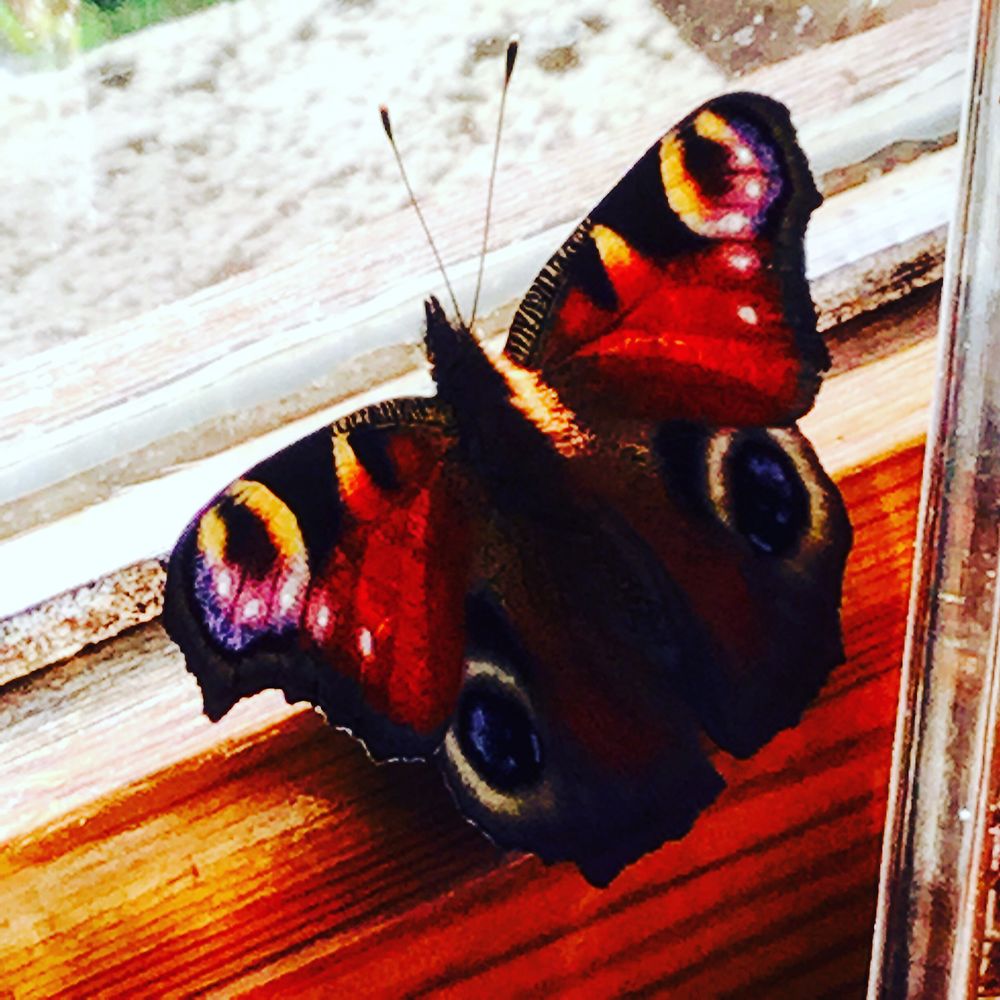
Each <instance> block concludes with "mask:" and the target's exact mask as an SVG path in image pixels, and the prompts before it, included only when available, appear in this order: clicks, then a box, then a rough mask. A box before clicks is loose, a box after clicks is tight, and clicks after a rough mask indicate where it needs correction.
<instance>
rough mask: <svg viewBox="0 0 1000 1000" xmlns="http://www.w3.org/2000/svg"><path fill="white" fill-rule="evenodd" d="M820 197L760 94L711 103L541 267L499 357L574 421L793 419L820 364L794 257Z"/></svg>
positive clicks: (783, 123)
mask: <svg viewBox="0 0 1000 1000" xmlns="http://www.w3.org/2000/svg"><path fill="white" fill-rule="evenodd" d="M819 201H820V198H819V195H818V194H817V192H816V188H815V185H814V183H813V180H812V177H811V175H810V172H809V168H808V165H807V163H806V160H805V157H804V155H803V154H802V152H801V150H800V149H799V147H798V145H797V143H796V140H795V133H794V130H793V129H792V126H791V122H790V120H789V117H788V112H787V110H786V109H785V108H784V107H783V106H782V105H780V104H778V103H777V102H775V101H772V100H770V99H768V98H765V97H762V96H759V95H756V94H730V95H726V96H724V97H720V98H717V99H715V100H713V101H710V102H709V103H707V104H705V105H704V106H702V107H701V108H699V109H698V110H697V111H695V112H694V113H693V114H691V115H690V116H688V117H687V118H686V119H685V120H684V121H683V122H681V123H680V124H679V125H678V126H677V127H676V128H674V129H672V130H671V131H670V132H668V133H667V134H666V135H665V136H664V137H663V138H662V139H661V140H660V141H659V142H657V143H656V144H655V145H654V146H653V147H651V148H650V149H649V150H648V151H647V152H646V154H645V155H644V156H643V157H642V158H641V159H640V160H639V161H638V162H637V163H636V164H635V166H634V167H633V168H632V169H631V170H630V171H629V172H628V173H627V174H626V175H625V176H624V177H623V178H622V180H621V181H620V182H619V183H618V184H617V185H616V187H615V188H614V189H613V190H612V191H611V193H610V194H609V195H608V196H607V197H606V198H605V199H604V200H603V201H602V202H601V203H600V204H599V205H598V206H597V208H595V209H594V211H593V212H592V213H591V214H590V216H588V218H587V219H585V220H584V221H583V222H582V223H581V224H580V226H579V227H578V228H577V230H576V231H575V232H574V233H573V235H572V236H571V237H570V238H569V240H568V241H567V242H566V244H565V245H564V246H563V247H562V248H561V249H560V250H559V251H558V252H557V253H556V254H555V256H554V257H553V258H552V259H551V260H550V261H549V263H548V265H547V266H546V268H545V269H544V270H543V271H542V273H541V274H540V275H539V277H538V278H537V279H536V281H535V283H534V285H533V286H532V288H531V289H530V291H529V292H528V294H527V295H526V296H525V299H524V301H523V302H522V304H521V306H520V308H519V310H518V312H517V314H516V316H515V318H514V321H513V323H512V325H511V331H510V336H509V338H508V342H507V346H506V353H507V354H508V356H509V357H511V358H512V359H513V360H514V361H516V362H518V363H520V364H522V365H525V366H527V367H530V368H536V369H540V370H541V373H542V375H543V377H544V378H545V380H546V382H548V383H549V384H551V385H552V386H554V387H555V388H556V389H557V390H558V392H559V393H560V396H561V397H562V399H563V401H564V402H565V403H566V404H568V405H569V406H570V407H571V408H572V409H575V410H587V411H589V410H590V409H592V408H594V407H597V408H599V409H601V410H603V411H604V412H606V413H614V414H617V415H618V416H621V417H628V416H631V417H641V418H649V419H655V420H668V419H685V420H700V421H705V422H708V423H718V424H727V425H730V426H732V425H740V426H743V425H760V426H777V425H780V424H787V423H790V422H791V421H793V420H795V419H797V418H798V417H799V416H801V415H802V414H803V413H805V412H806V411H807V410H808V409H809V408H810V406H811V405H812V400H813V397H814V396H815V394H816V391H817V389H818V387H819V381H820V372H821V371H823V370H824V369H825V368H826V367H827V365H828V355H827V352H826V348H825V346H824V344H823V341H822V339H821V337H820V336H819V335H818V333H817V332H816V320H815V312H814V309H813V306H812V301H811V299H810V297H809V290H808V284H807V282H806V279H805V269H804V253H803V237H804V233H805V227H806V223H807V221H808V218H809V214H810V213H811V212H812V210H813V209H814V208H815V207H816V206H817V205H818V204H819Z"/></svg>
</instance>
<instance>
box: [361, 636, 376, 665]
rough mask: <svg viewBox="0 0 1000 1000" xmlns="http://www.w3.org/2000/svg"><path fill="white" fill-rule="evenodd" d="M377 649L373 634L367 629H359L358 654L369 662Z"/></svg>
mask: <svg viewBox="0 0 1000 1000" xmlns="http://www.w3.org/2000/svg"><path fill="white" fill-rule="evenodd" d="M374 649H375V642H374V640H373V639H372V634H371V632H370V631H369V630H368V629H366V628H359V629H358V652H359V653H360V654H361V655H362V656H363V657H364V658H365V659H366V660H367V659H368V658H369V657H370V656H371V655H372V652H373V651H374Z"/></svg>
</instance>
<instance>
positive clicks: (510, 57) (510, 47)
mask: <svg viewBox="0 0 1000 1000" xmlns="http://www.w3.org/2000/svg"><path fill="white" fill-rule="evenodd" d="M518 44H519V41H518V37H517V35H511V36H510V40H509V41H508V42H507V62H506V68H505V70H504V75H503V90H502V91H501V92H500V114H498V115H497V131H496V136H495V137H494V139H493V165H492V166H491V167H490V183H489V187H488V188H487V191H486V221H485V223H484V224H483V245H482V247H481V248H480V251H479V275H478V276H477V278H476V294H475V297H474V298H473V300H472V318H471V319H470V320H469V326H470V328H471V326H472V324H473V323H475V322H476V308H477V307H478V306H479V292H480V290H481V289H482V287H483V268H484V267H485V266H486V246H487V242H488V240H489V238H490V216H491V215H492V214H493V186H494V184H495V183H496V176H497V160H498V158H499V156H500V133H501V132H502V131H503V113H504V108H505V107H506V106H507V89H508V88H509V87H510V77H511V74H512V73H513V72H514V60H515V59H517V47H518Z"/></svg>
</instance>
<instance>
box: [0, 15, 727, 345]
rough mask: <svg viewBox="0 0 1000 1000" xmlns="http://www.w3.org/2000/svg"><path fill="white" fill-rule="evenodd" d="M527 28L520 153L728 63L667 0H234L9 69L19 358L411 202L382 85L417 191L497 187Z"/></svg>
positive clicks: (603, 121)
mask: <svg viewBox="0 0 1000 1000" xmlns="http://www.w3.org/2000/svg"><path fill="white" fill-rule="evenodd" d="M514 31H517V32H518V33H519V34H520V36H521V39H522V49H521V65H520V66H519V68H518V72H517V74H516V78H515V83H514V88H513V90H512V95H511V101H510V104H509V113H508V123H507V128H506V134H505V152H504V156H505V157H507V158H519V159H520V160H521V161H523V162H528V163H531V162H534V161H537V160H541V159H543V158H544V157H545V155H546V152H547V151H548V150H550V149H552V148H554V147H558V146H559V145H560V144H562V143H564V142H566V141H567V140H581V139H584V138H587V137H595V136H600V135H601V133H602V131H604V130H605V129H611V128H621V127H623V126H625V125H627V124H629V123H632V122H634V121H637V120H639V119H640V118H641V116H643V115H645V114H648V113H649V111H648V108H649V106H650V92H649V83H650V80H656V79H660V80H663V79H669V81H670V84H671V88H672V94H673V95H674V96H676V92H677V91H680V92H681V93H683V90H684V89H685V88H686V87H687V86H691V87H692V90H693V88H694V86H696V85H697V86H700V87H701V88H704V87H705V86H706V85H708V86H721V85H722V82H723V74H722V72H721V71H720V70H719V69H717V68H716V67H715V66H713V64H711V63H710V62H709V61H708V60H707V59H705V58H704V57H703V56H701V55H699V54H698V53H697V52H696V51H695V50H694V49H692V48H691V47H690V46H689V45H688V44H687V43H685V42H684V41H683V40H681V38H680V36H679V34H678V32H677V30H676V29H675V28H674V27H673V25H672V24H671V22H670V21H669V20H668V19H667V18H666V16H665V15H664V14H663V12H662V10H661V9H660V7H659V6H657V5H656V4H655V3H654V2H653V0H616V3H615V4H613V5H612V4H603V3H593V4H588V3H583V4H579V3H577V4H552V3H551V0H544V2H543V0H511V2H507V3H504V4H502V5H501V4H497V3H484V2H482V0H479V2H465V3H459V2H451V0H417V2H412V0H411V2H408V0H403V2H402V3H400V2H399V0H396V2H394V3H390V2H388V0H368V2H359V0H353V2H352V0H340V2H336V0H296V2H295V3H281V2H279V0H238V2H236V3H222V4H220V5H218V6H216V7H213V8H210V9H208V10H206V11H204V12H202V13H200V14H197V15H193V16H191V17H188V18H184V19H181V20H178V21H175V22H172V23H168V24H163V25H160V26H157V27H155V28H151V29H147V30H146V31H142V32H138V33H136V34H134V35H131V36H128V37H125V38H122V39H120V40H118V41H116V42H114V43H111V44H108V45H105V46H102V47H101V48H99V49H96V50H95V51H93V52H90V53H88V54H86V55H85V56H81V57H79V58H78V59H77V60H76V61H74V62H73V63H72V64H71V65H70V66H69V67H67V68H65V69H63V70H60V71H44V72H43V71H38V70H35V71H30V72H28V71H24V70H23V69H21V70H14V69H11V68H5V69H0V94H2V97H0V128H2V130H3V136H2V141H0V170H2V172H3V176H4V177H5V178H7V184H6V194H5V197H4V198H3V199H2V201H0V345H2V347H3V349H4V354H5V358H6V359H7V360H8V361H9V360H10V359H11V358H12V357H17V356H23V355H24V354H26V353H30V352H32V351H36V350H41V349H44V348H46V347H49V346H52V345H54V344H58V343H59V342H60V341H62V340H64V339H66V338H69V337H75V336H79V335H81V334H85V333H86V332H87V331H89V330H92V329H97V328H100V327H102V326H104V325H106V324H109V323H113V322H116V321H119V320H123V319H126V318H128V317H129V316H133V315H137V314H139V313H142V312H144V311H145V310H147V309H149V308H152V307H154V306H157V305H160V304H162V303H166V302H170V301H172V300H174V299H177V298H180V297H183V296H186V295H189V294H191V293H192V292H195V291H197V290H198V289H201V288H204V287H206V286H208V285H211V284H213V283H214V282H217V281H219V280H222V279H224V278H226V277H228V276H230V275H233V274H236V273H240V272H242V271H245V270H247V269H250V268H255V267H262V266H263V267H268V266H274V265H276V264H277V263H279V262H280V261H282V260H287V259H289V258H294V257H299V256H301V255H303V254H305V253H308V248H309V245H310V244H312V243H315V242H316V241H321V240H330V239H338V238H341V237H343V236H344V235H346V234H348V233H349V232H351V231H352V230H353V229H355V228H356V227H359V226H363V225H365V224H366V223H368V222H370V221H372V220H374V219H376V218H378V217H380V216H384V215H385V214H387V213H389V212H391V211H394V210H396V209H398V208H399V207H400V205H402V204H403V203H404V201H405V195H404V193H403V191H402V188H401V186H400V184H399V181H398V177H397V174H396V171H395V166H394V164H393V162H392V160H391V156H390V153H389V150H388V147H387V146H386V143H385V138H384V136H383V134H382V132H381V128H380V125H379V122H378V113H377V105H378V104H379V102H380V101H387V102H388V103H389V105H390V107H391V108H392V110H393V119H394V123H395V130H396V133H397V137H398V138H399V141H400V144H401V145H402V146H403V148H404V155H405V156H406V158H407V164H408V169H409V171H410V174H411V177H412V178H413V180H414V183H415V185H416V187H417V188H418V190H419V191H428V190H431V189H432V190H433V192H434V197H435V200H437V201H439V202H441V201H444V202H446V201H447V198H448V192H449V191H450V190H452V189H454V190H455V191H458V190H460V189H464V184H465V183H466V182H468V180H469V179H470V178H476V179H477V180H478V181H479V182H481V183H482V184H483V185H485V178H486V174H487V170H488V161H489V155H490V139H491V135H492V129H493V126H494V119H495V114H496V108H497V103H498V99H499V83H500V78H501V73H502V59H501V54H502V51H503V48H504V45H505V42H506V39H507V37H508V35H509V34H510V33H512V32H514ZM623 54H627V57H626V58H623ZM665 74H669V76H665ZM501 183H502V177H501Z"/></svg>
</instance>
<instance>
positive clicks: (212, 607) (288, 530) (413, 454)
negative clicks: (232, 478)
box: [164, 400, 471, 757]
mask: <svg viewBox="0 0 1000 1000" xmlns="http://www.w3.org/2000/svg"><path fill="white" fill-rule="evenodd" d="M453 447H454V434H453V431H452V430H451V428H450V425H449V422H448V420H447V418H446V417H445V416H444V414H443V412H442V411H441V410H440V409H439V408H437V407H435V406H434V404H433V403H431V402H430V401H426V400H396V401H392V402H390V403H387V404H382V405H381V406H379V407H371V408H369V409H367V410H363V411H360V412H359V413H357V414H353V415H352V416H351V417H348V418H345V419H344V420H342V421H341V422H339V423H338V424H336V425H334V426H333V427H332V428H324V429H322V430H320V431H316V432H315V433H314V434H311V435H310V436H309V437H307V438H304V439H303V440H302V441H299V442H298V443H297V444H294V445H292V446H290V447H289V448H286V449H285V450H284V451H282V452H279V453H278V454H277V455H275V456H273V457H272V458H269V459H267V460H266V461H264V462H262V463H260V464H259V465H258V466H256V467H254V468H253V469H251V470H250V471H249V472H248V473H246V475H245V476H243V477H242V478H241V479H239V480H237V481H236V482H235V483H233V484H232V485H230V486H229V487H228V488H227V489H226V490H224V491H223V492H222V493H221V494H220V495H219V496H218V497H217V498H215V499H214V500H213V501H212V502H211V503H210V504H209V505H208V506H207V507H206V508H205V509H204V510H203V511H202V512H201V513H200V514H199V515H198V516H197V517H196V518H195V520H194V521H193V522H192V524H191V525H190V526H189V528H188V529H187V531H186V532H185V533H184V535H183V536H182V538H181V540H180V541H179V542H178V544H177V546H176V548H175V550H174V553H173V555H172V556H171V561H170V570H169V574H168V583H167V601H166V607H165V611H164V621H165V624H166V626H167V629H168V631H169V632H170V634H171V636H172V638H173V639H174V640H175V641H176V642H177V643H178V644H179V645H180V646H181V649H182V650H183V651H184V653H185V656H186V658H187V662H188V666H189V668H190V669H191V671H192V672H193V673H194V674H195V676H196V677H197V679H198V682H199V684H200V685H201V688H202V691H203V694H204V698H205V708H206V712H207V713H208V714H209V716H211V717H212V718H219V717H221V716H222V715H223V714H224V713H225V712H226V711H228V709H229V708H230V707H231V705H232V704H233V703H235V701H237V700H238V699H239V698H241V697H244V696H245V695H248V694H252V693H254V692H256V691H259V690H262V689H264V688H268V687H276V688H279V689H280V690H283V691H284V692H285V693H286V694H287V695H288V697H289V699H290V700H302V699H305V700H308V701H311V702H312V703H313V704H314V705H316V706H317V707H319V708H321V709H322V710H323V711H324V713H325V714H326V715H327V716H328V718H329V719H330V721H331V722H332V723H333V724H335V725H339V726H343V727H344V728H348V729H350V730H351V731H352V732H353V733H354V734H355V735H356V736H358V737H360V738H361V739H363V740H364V741H365V743H366V745H367V746H368V747H369V750H371V752H372V753H373V754H374V755H376V756H407V757H409V756H423V755H426V754H427V753H428V752H430V751H431V750H433V748H434V747H435V746H436V744H437V742H438V741H439V740H440V736H441V733H442V731H443V728H444V725H445V723H446V722H447V720H448V718H449V717H450V715H451V712H452V709H453V706H454V701H455V698H456V696H457V693H458V686H459V683H460V679H461V669H462V651H463V644H464V626H463V617H462V607H463V601H464V597H465V592H466V589H467V586H468V578H467V575H468V568H469V552H470V541H471V539H470V531H471V527H470V520H469V519H468V518H467V517H466V516H465V515H466V511H467V506H466V498H465V495H464V493H465V489H466V484H465V480H464V478H463V476H462V474H461V472H460V471H459V469H458V467H457V466H456V465H455V464H454V463H453V462H452V461H451V459H450V453H451V451H452V449H453Z"/></svg>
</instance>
